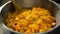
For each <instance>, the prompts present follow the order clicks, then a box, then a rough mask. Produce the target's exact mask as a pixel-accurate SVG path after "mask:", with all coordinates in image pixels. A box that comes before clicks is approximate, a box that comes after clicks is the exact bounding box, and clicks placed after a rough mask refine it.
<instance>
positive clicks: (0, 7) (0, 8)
mask: <svg viewBox="0 0 60 34" xmlns="http://www.w3.org/2000/svg"><path fill="white" fill-rule="evenodd" d="M10 2H11V1H8V2H7V3H5V4H4V5H2V6H0V13H1V10H2V8H3V7H4V6H6V5H7V4H8V3H10Z"/></svg>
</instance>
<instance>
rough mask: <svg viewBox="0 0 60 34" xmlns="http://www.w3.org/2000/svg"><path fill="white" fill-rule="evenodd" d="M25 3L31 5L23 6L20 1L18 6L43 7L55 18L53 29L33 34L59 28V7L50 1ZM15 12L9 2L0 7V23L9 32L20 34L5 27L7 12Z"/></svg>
mask: <svg viewBox="0 0 60 34" xmlns="http://www.w3.org/2000/svg"><path fill="white" fill-rule="evenodd" d="M27 3H31V4H26V5H25V4H23V3H22V1H20V6H21V7H22V8H29V7H33V6H39V7H43V8H45V9H48V10H49V11H50V12H51V14H52V16H54V17H55V20H56V26H55V27H53V28H52V29H50V30H48V31H45V32H41V33H34V34H46V33H49V32H51V31H53V30H55V29H56V28H57V27H58V26H60V21H59V20H60V5H59V4H57V3H55V2H54V1H52V0H30V2H27ZM14 10H15V7H14V5H13V4H12V2H11V1H8V2H7V3H5V4H4V5H3V6H1V7H0V21H1V23H2V25H3V26H4V27H5V28H6V29H7V30H8V31H10V32H13V33H16V34H21V33H20V32H16V31H14V30H12V29H10V28H8V27H7V26H6V19H7V14H8V12H13V11H14Z"/></svg>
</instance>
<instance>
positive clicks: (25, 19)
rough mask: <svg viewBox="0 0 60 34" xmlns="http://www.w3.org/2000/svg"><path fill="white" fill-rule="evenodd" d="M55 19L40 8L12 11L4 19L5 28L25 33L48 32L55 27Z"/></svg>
mask: <svg viewBox="0 0 60 34" xmlns="http://www.w3.org/2000/svg"><path fill="white" fill-rule="evenodd" d="M54 18H55V17H54V16H51V13H50V11H49V10H47V9H44V8H41V7H33V8H32V9H25V10H23V12H21V11H17V10H16V11H14V12H13V13H11V12H9V13H8V18H7V19H6V23H7V27H9V28H11V29H13V30H15V31H17V32H26V33H29V32H31V33H38V32H45V31H48V30H50V29H51V28H53V27H54V26H55V25H56V22H55V19H54Z"/></svg>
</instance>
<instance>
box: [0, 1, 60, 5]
mask: <svg viewBox="0 0 60 34" xmlns="http://www.w3.org/2000/svg"><path fill="white" fill-rule="evenodd" d="M7 1H9V0H0V6H1V5H3V4H4V3H6V2H7ZM53 1H55V2H57V3H59V4H60V0H53Z"/></svg>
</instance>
